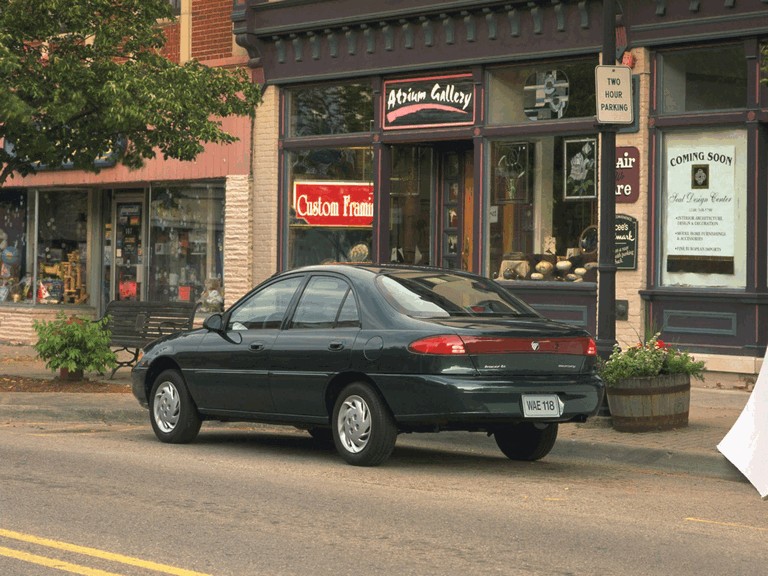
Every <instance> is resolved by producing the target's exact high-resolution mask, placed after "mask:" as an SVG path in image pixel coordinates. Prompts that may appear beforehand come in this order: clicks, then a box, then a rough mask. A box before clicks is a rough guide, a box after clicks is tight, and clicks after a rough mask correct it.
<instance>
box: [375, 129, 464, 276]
mask: <svg viewBox="0 0 768 576" xmlns="http://www.w3.org/2000/svg"><path fill="white" fill-rule="evenodd" d="M473 165H474V162H473V151H472V148H471V146H467V145H465V144H464V143H461V142H453V143H450V144H444V145H440V146H436V145H416V146H410V145H409V146H393V147H392V169H391V176H390V214H389V247H390V251H391V255H390V261H392V262H403V263H406V264H417V265H424V266H427V265H435V266H441V267H444V268H452V269H462V270H471V269H472V257H471V255H472V249H473V243H474V239H473V220H474V219H473V199H474V172H473Z"/></svg>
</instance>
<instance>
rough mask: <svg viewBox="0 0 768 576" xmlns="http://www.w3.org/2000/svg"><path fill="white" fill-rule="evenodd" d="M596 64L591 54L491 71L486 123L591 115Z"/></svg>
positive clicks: (593, 103) (593, 101) (592, 113)
mask: <svg viewBox="0 0 768 576" xmlns="http://www.w3.org/2000/svg"><path fill="white" fill-rule="evenodd" d="M597 64H598V61H597V57H596V56H595V57H591V58H585V59H583V60H573V61H560V62H551V63H537V64H528V65H520V66H505V67H503V68H495V69H493V70H491V71H490V72H489V79H488V123H489V124H490V125H503V124H523V123H530V122H540V121H553V120H564V119H574V118H589V117H592V116H594V115H595V66H596V65H597Z"/></svg>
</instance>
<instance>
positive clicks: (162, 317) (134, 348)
mask: <svg viewBox="0 0 768 576" xmlns="http://www.w3.org/2000/svg"><path fill="white" fill-rule="evenodd" d="M197 306H198V304H197V303H195V302H139V301H136V300H112V301H111V302H110V303H109V304H107V308H106V310H105V311H104V316H109V318H110V320H109V323H108V324H107V327H108V328H109V330H110V331H111V332H112V337H111V340H110V346H111V347H112V348H116V350H115V352H117V353H120V352H127V353H128V354H129V355H130V358H129V359H127V360H120V359H119V358H118V361H117V366H116V367H115V369H114V370H112V374H110V376H109V377H110V378H112V377H113V376H114V375H115V372H117V371H118V370H119V369H120V368H123V367H128V366H133V365H134V364H136V361H137V360H138V359H139V352H140V350H141V349H142V348H143V347H144V346H146V345H147V344H149V343H150V342H152V341H153V340H156V339H157V338H160V337H161V336H167V335H168V334H173V333H174V332H181V331H183V330H189V329H191V328H192V326H193V324H194V321H195V311H196V310H197Z"/></svg>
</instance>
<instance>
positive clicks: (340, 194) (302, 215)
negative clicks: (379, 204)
mask: <svg viewBox="0 0 768 576" xmlns="http://www.w3.org/2000/svg"><path fill="white" fill-rule="evenodd" d="M292 207H293V211H294V216H295V217H296V219H297V220H299V223H304V224H307V225H309V226H320V227H336V228H366V227H369V226H371V225H372V224H373V184H370V183H368V182H315V181H307V182H298V181H297V182H294V184H293V205H292Z"/></svg>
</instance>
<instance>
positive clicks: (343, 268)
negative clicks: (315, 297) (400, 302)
mask: <svg viewBox="0 0 768 576" xmlns="http://www.w3.org/2000/svg"><path fill="white" fill-rule="evenodd" d="M352 270H360V271H363V273H369V274H386V273H387V272H395V271H400V272H426V273H429V272H432V273H440V274H455V275H457V276H470V277H477V275H476V274H472V273H470V272H466V271H464V270H452V269H447V268H438V267H436V266H415V265H409V264H373V263H371V262H333V263H328V264H314V265H311V266H302V267H300V268H294V269H291V270H286V271H285V272H283V273H282V274H289V273H296V272H341V273H346V274H350V273H351V274H355V272H351V271H352Z"/></svg>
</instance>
